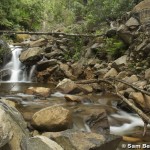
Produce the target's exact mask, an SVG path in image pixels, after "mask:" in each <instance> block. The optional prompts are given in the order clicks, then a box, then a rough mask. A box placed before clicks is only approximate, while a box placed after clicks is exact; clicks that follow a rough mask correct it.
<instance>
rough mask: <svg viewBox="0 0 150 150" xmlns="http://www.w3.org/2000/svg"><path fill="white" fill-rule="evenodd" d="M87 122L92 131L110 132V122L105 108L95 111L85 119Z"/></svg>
mask: <svg viewBox="0 0 150 150" xmlns="http://www.w3.org/2000/svg"><path fill="white" fill-rule="evenodd" d="M85 123H86V124H87V125H88V126H89V128H90V130H91V131H92V132H95V133H101V134H106V133H107V134H108V133H109V122H108V118H107V114H106V111H105V110H104V109H100V110H99V111H93V112H92V113H91V114H90V115H89V116H88V117H87V118H86V119H85Z"/></svg>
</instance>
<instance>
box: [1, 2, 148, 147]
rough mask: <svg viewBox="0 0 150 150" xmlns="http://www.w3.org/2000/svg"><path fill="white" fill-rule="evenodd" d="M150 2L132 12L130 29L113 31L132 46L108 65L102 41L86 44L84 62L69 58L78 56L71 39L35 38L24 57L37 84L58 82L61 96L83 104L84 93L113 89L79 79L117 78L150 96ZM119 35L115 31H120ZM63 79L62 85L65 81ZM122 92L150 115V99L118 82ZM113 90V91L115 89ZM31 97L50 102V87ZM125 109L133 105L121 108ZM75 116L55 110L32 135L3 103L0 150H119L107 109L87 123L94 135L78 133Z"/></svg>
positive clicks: (40, 117) (43, 115)
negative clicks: (74, 122)
mask: <svg viewBox="0 0 150 150" xmlns="http://www.w3.org/2000/svg"><path fill="white" fill-rule="evenodd" d="M149 8H150V1H149V0H144V1H142V2H141V3H139V4H138V5H137V6H136V7H135V8H134V9H133V11H132V12H131V15H130V17H129V18H127V21H126V22H125V23H124V24H121V25H119V26H118V27H115V28H113V29H110V30H109V31H108V33H107V34H106V35H111V36H112V34H111V33H113V34H114V33H115V34H117V35H118V36H119V37H120V38H121V39H122V40H123V41H124V43H126V44H127V45H128V46H129V49H128V51H127V53H126V54H125V55H123V56H122V57H120V58H118V59H116V60H113V61H110V62H107V61H105V59H106V57H107V53H106V52H104V51H99V52H98V53H97V49H101V48H102V47H103V45H104V41H103V39H101V38H98V39H96V41H92V42H91V41H90V40H89V41H88V40H87V39H86V40H85V45H84V46H83V48H84V50H83V52H82V56H83V57H81V59H80V60H78V61H76V62H75V61H72V60H69V61H67V60H66V59H65V57H66V55H67V56H68V55H72V53H74V50H75V49H74V47H73V42H72V41H71V39H69V37H67V38H66V37H64V36H60V37H52V36H46V37H44V38H41V37H39V36H32V37H31V41H30V42H29V43H27V44H26V43H23V44H24V45H25V47H27V48H26V49H25V50H24V51H22V53H21V55H20V61H21V62H22V63H24V64H25V65H26V66H27V67H31V66H32V65H36V72H35V75H34V77H35V80H36V81H38V82H45V83H49V82H58V81H59V83H58V84H57V86H56V90H57V91H61V92H62V93H64V94H65V96H64V98H65V99H66V101H72V102H75V103H82V101H84V100H85V98H84V97H83V96H82V95H83V94H89V93H92V92H100V91H106V90H110V89H108V88H110V87H107V86H106V85H105V84H104V85H103V84H102V85H101V84H97V83H93V84H80V83H79V82H78V83H77V82H75V81H76V80H77V81H78V80H90V79H107V78H109V77H112V78H113V77H114V78H117V79H121V80H123V81H126V82H128V83H130V84H133V85H134V86H136V87H139V88H140V89H143V90H146V91H150V80H149V79H150V68H149V67H150V58H149V57H150V56H149V49H150V23H149V21H150V10H149ZM114 31H115V32H114ZM60 80H61V81H60ZM117 87H118V90H119V92H120V93H122V94H123V95H124V96H125V97H126V98H128V99H129V100H130V101H131V102H132V103H135V105H137V106H138V107H140V108H141V109H142V110H144V111H145V112H148V111H149V109H150V96H148V95H146V94H143V93H141V92H137V91H136V90H134V89H133V88H131V87H129V86H127V85H125V84H123V83H118V82H117ZM111 90H112V89H111ZM26 93H27V94H32V95H38V96H40V97H44V98H46V97H49V96H50V94H51V93H52V90H51V89H50V88H44V87H29V88H28V89H27V90H26ZM121 107H122V108H126V109H127V108H128V106H126V105H125V104H124V105H121ZM72 118H73V117H72V112H71V110H69V109H66V108H64V107H62V106H50V107H47V108H44V109H41V110H40V111H38V112H36V113H35V114H34V115H33V116H32V120H31V126H32V129H33V130H34V131H33V133H32V135H33V137H31V136H30V133H29V131H28V129H27V124H26V122H25V121H24V119H23V118H22V116H21V114H20V113H19V112H18V111H17V110H16V109H15V107H14V106H12V104H10V103H8V101H6V100H1V105H0V122H2V124H1V128H0V130H1V131H0V133H1V135H0V149H2V150H9V149H10V150H16V149H17V150H22V149H25V150H41V149H44V150H61V149H62V150H63V149H64V150H70V149H71V150H90V149H92V150H96V149H99V150H105V149H110V147H111V150H116V147H117V145H118V144H119V142H120V140H121V138H120V137H118V136H114V135H111V134H110V133H109V123H108V119H107V115H106V112H105V110H103V109H101V110H99V111H98V112H97V111H96V110H95V112H94V113H93V114H91V116H89V117H88V118H85V120H84V121H85V123H86V124H87V125H88V127H89V130H90V131H89V132H87V131H79V130H74V129H73V120H72Z"/></svg>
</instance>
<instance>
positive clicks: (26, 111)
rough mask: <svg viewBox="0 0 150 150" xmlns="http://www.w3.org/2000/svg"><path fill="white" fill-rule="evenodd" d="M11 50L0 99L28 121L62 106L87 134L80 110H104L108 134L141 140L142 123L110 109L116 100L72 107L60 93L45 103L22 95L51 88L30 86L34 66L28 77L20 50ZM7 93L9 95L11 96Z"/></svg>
mask: <svg viewBox="0 0 150 150" xmlns="http://www.w3.org/2000/svg"><path fill="white" fill-rule="evenodd" d="M11 50H12V58H11V60H10V62H8V63H7V64H6V65H5V66H4V68H3V69H4V70H7V69H8V70H11V76H10V80H9V81H7V82H5V83H1V84H0V89H1V91H0V94H1V97H5V98H8V99H10V100H13V101H17V103H18V109H19V110H20V111H21V112H22V114H23V116H24V118H25V119H26V120H27V121H29V120H30V119H31V117H32V115H33V114H34V113H35V112H36V111H38V110H40V109H42V108H44V107H47V106H51V105H62V106H64V107H66V108H68V109H70V110H73V111H74V116H73V117H74V118H73V119H74V122H75V124H74V126H75V127H76V128H78V129H80V130H86V131H90V129H89V127H88V126H87V124H86V123H84V122H83V118H84V115H85V114H82V111H81V110H83V111H88V112H89V114H90V112H92V111H93V110H95V109H100V108H104V109H105V110H106V112H107V114H108V119H109V123H110V132H111V133H113V134H117V135H131V134H135V133H136V132H138V133H139V136H141V134H142V129H143V122H142V120H141V119H140V118H139V117H138V116H137V115H135V114H129V113H126V112H124V111H122V110H119V109H117V108H116V106H115V107H114V106H113V105H110V104H111V103H112V102H113V101H117V100H116V99H115V98H113V97H108V95H106V96H104V97H101V96H100V95H96V97H97V98H95V96H93V97H91V98H90V100H89V101H87V102H84V103H82V104H78V105H76V104H74V103H69V102H66V101H65V99H64V95H63V94H62V93H59V92H56V93H54V94H52V95H51V96H50V97H49V98H47V99H46V100H41V99H38V98H36V97H35V96H34V95H26V94H24V91H25V90H26V89H27V88H28V87H30V86H35V87H37V86H43V87H50V86H51V85H49V84H40V83H32V82H30V81H31V78H32V75H33V73H34V70H35V66H33V67H32V68H31V69H30V71H29V73H28V74H27V71H26V69H25V67H24V65H23V64H22V63H21V62H20V61H19V55H20V53H21V51H22V48H20V47H13V46H11ZM14 82H15V85H14V86H12V83H14ZM8 91H11V93H9V92H8ZM11 94H12V95H11ZM94 99H96V100H95V102H93V101H94ZM89 114H88V115H89ZM149 135H150V133H148V136H149ZM120 149H121V148H120ZM120 149H118V150H120Z"/></svg>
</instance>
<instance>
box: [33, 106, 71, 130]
mask: <svg viewBox="0 0 150 150" xmlns="http://www.w3.org/2000/svg"><path fill="white" fill-rule="evenodd" d="M43 116H44V117H43ZM32 125H33V126H34V127H35V128H36V129H38V130H41V131H53V132H55V131H63V130H66V129H68V128H70V127H71V126H72V118H71V112H70V111H69V110H67V109H65V108H63V107H61V106H51V107H47V108H44V109H42V110H40V111H38V112H36V113H35V114H34V115H33V117H32Z"/></svg>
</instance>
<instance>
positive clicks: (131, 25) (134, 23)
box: [125, 17, 140, 29]
mask: <svg viewBox="0 0 150 150" xmlns="http://www.w3.org/2000/svg"><path fill="white" fill-rule="evenodd" d="M125 25H126V26H127V27H129V28H130V29H134V28H137V27H138V26H139V25H140V23H139V21H138V20H137V19H135V18H134V17H131V18H130V19H129V20H128V21H127V22H126V24H125Z"/></svg>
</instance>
